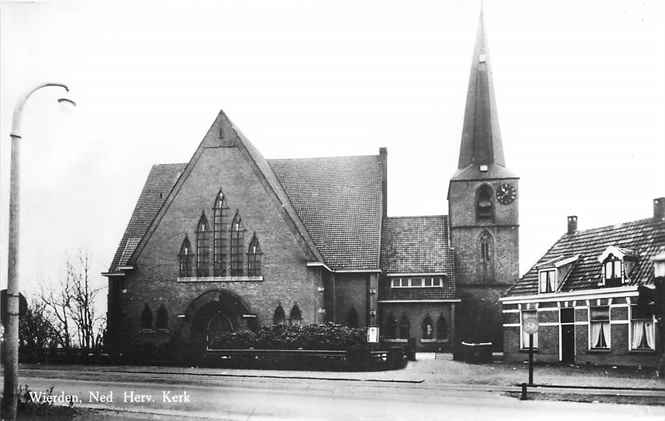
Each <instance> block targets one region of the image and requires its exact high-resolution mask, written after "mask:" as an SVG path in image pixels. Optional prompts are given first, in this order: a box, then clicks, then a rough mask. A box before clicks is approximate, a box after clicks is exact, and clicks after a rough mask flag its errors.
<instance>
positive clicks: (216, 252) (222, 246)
mask: <svg viewBox="0 0 665 421" xmlns="http://www.w3.org/2000/svg"><path fill="white" fill-rule="evenodd" d="M228 212H229V208H228V206H227V205H226V199H225V198H224V193H222V191H221V190H220V191H219V193H217V197H216V198H215V203H214V205H213V207H212V215H213V217H212V219H213V221H212V236H213V241H212V248H213V258H212V259H213V262H212V264H213V269H212V270H213V275H214V276H224V275H226V264H227V263H226V262H227V260H226V258H227V257H226V254H227V250H226V247H227V245H226V241H225V240H226V239H225V238H224V234H225V233H226V232H227V231H228V226H227V225H228V221H227V218H228Z"/></svg>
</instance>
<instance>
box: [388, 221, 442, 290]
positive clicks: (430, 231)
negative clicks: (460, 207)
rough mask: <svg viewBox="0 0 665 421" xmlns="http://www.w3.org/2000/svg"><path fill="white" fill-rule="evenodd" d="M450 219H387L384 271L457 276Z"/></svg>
mask: <svg viewBox="0 0 665 421" xmlns="http://www.w3.org/2000/svg"><path fill="white" fill-rule="evenodd" d="M452 265H453V258H452V250H451V249H450V246H449V236H448V217H447V216H446V215H435V216H406V217H392V218H386V219H385V220H384V222H383V230H382V242H381V268H382V269H383V270H384V272H386V273H388V274H390V273H447V274H448V275H449V276H450V277H452V276H453V270H452V269H453V266H452Z"/></svg>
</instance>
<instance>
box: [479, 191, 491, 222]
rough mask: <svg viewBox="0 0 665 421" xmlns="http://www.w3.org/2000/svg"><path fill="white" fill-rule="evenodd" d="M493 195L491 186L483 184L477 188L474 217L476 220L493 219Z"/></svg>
mask: <svg viewBox="0 0 665 421" xmlns="http://www.w3.org/2000/svg"><path fill="white" fill-rule="evenodd" d="M493 196H494V194H493V192H492V188H491V187H490V186H489V185H487V184H483V185H482V186H480V188H479V189H478V192H477V194H476V219H477V220H478V221H493V220H494V202H493V201H492V198H493Z"/></svg>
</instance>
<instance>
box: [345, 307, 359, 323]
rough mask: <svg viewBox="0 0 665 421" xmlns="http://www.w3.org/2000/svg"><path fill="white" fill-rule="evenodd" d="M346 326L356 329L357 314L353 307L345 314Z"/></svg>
mask: <svg viewBox="0 0 665 421" xmlns="http://www.w3.org/2000/svg"><path fill="white" fill-rule="evenodd" d="M346 325H347V326H348V327H353V328H356V327H358V312H357V311H356V308H355V307H351V310H349V312H348V313H347V314H346Z"/></svg>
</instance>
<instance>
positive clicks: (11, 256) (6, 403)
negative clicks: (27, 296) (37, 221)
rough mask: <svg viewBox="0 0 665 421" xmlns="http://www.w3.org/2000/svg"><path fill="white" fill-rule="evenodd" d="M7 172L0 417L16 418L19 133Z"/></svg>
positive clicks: (13, 146) (15, 135) (13, 138)
mask: <svg viewBox="0 0 665 421" xmlns="http://www.w3.org/2000/svg"><path fill="white" fill-rule="evenodd" d="M11 139H12V146H11V148H12V149H11V167H10V176H9V244H8V248H7V262H8V267H7V331H6V336H5V337H6V341H5V350H6V352H5V355H4V358H5V361H4V362H5V374H4V377H5V388H4V394H3V399H2V418H3V419H7V420H14V419H16V404H17V402H18V401H17V398H18V396H17V393H18V322H19V320H18V245H19V186H20V184H19V151H20V148H19V147H20V142H19V141H20V140H21V136H20V135H18V134H15V133H12V134H11Z"/></svg>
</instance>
